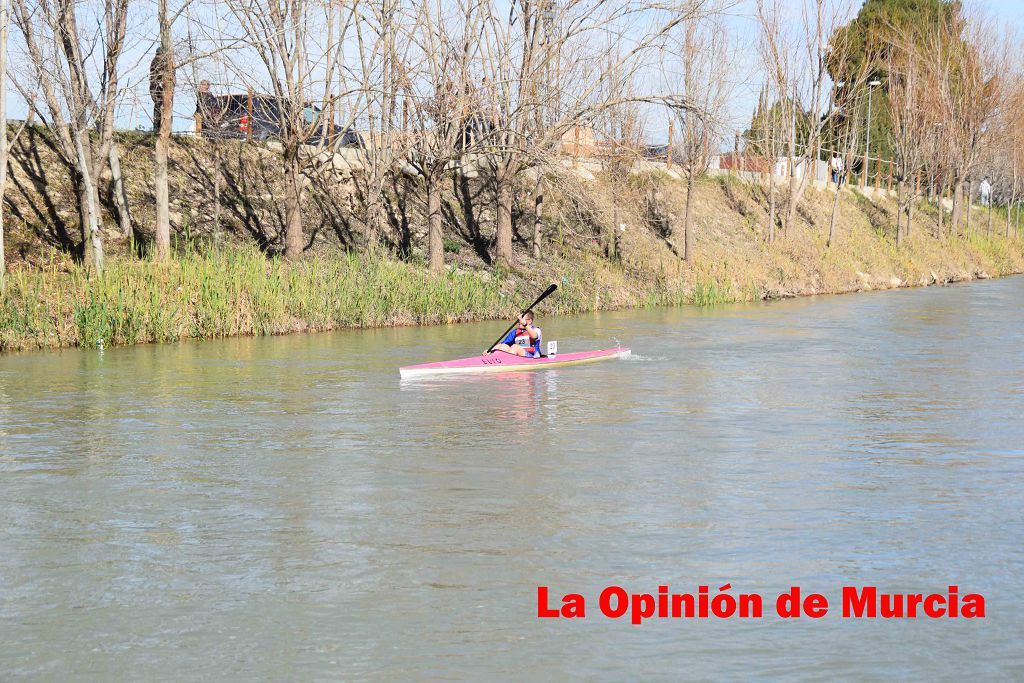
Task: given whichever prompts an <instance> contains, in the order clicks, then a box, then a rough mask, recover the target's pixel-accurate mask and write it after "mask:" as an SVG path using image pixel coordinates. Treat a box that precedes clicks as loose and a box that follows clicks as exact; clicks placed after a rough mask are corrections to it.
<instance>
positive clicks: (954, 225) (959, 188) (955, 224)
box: [950, 176, 964, 235]
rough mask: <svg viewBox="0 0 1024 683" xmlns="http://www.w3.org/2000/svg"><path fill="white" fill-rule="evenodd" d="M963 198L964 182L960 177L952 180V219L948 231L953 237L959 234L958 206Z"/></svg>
mask: <svg viewBox="0 0 1024 683" xmlns="http://www.w3.org/2000/svg"><path fill="white" fill-rule="evenodd" d="M963 198H964V181H963V179H962V178H961V177H960V176H957V177H956V178H955V179H954V185H953V217H952V219H951V220H952V222H951V223H950V230H951V231H952V232H953V234H954V235H959V234H960V205H961V203H962V202H963Z"/></svg>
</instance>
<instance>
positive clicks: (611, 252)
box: [604, 203, 619, 259]
mask: <svg viewBox="0 0 1024 683" xmlns="http://www.w3.org/2000/svg"><path fill="white" fill-rule="evenodd" d="M618 229H619V205H618V203H615V204H613V205H612V224H611V230H609V231H608V232H607V234H606V236H605V243H604V254H605V256H607V257H608V258H609V259H614V258H615V256H616V254H615V233H616V232H617V231H618Z"/></svg>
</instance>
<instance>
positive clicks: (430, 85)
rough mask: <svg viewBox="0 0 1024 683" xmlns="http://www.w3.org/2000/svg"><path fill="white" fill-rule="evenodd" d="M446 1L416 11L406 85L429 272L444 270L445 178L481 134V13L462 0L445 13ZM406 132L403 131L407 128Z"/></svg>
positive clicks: (411, 151)
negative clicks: (476, 82)
mask: <svg viewBox="0 0 1024 683" xmlns="http://www.w3.org/2000/svg"><path fill="white" fill-rule="evenodd" d="M445 9H446V8H445V3H443V2H442V0H432V1H428V2H424V3H423V4H422V5H420V7H419V8H418V10H417V17H416V19H417V20H416V22H415V23H414V24H413V25H412V29H413V30H412V31H411V32H410V33H411V35H409V36H408V38H409V40H410V41H411V42H413V43H415V44H416V46H417V48H418V55H417V59H416V60H415V64H414V65H410V68H408V69H407V71H408V73H407V75H406V80H405V82H404V83H403V84H402V86H403V88H404V89H405V91H406V94H407V95H410V94H411V95H412V96H411V97H409V98H408V99H407V101H408V102H410V103H411V104H410V105H409V106H408V107H407V108H406V109H409V110H411V111H410V115H411V119H412V121H411V123H412V133H411V139H410V140H409V143H408V144H409V155H408V159H409V163H410V164H411V165H412V166H413V167H414V168H415V170H416V172H417V173H418V175H419V177H420V179H421V180H422V184H423V190H424V195H425V198H426V202H425V204H426V208H427V247H428V248H427V252H428V254H429V263H430V269H431V270H433V271H439V270H441V269H442V268H443V267H444V234H443V216H442V213H441V199H442V191H443V186H444V178H445V175H446V174H447V173H449V172H450V171H451V170H452V167H453V165H454V164H455V163H457V161H458V160H459V159H460V158H461V157H462V156H463V155H464V154H466V153H467V152H468V151H469V150H470V149H471V148H472V146H473V145H474V144H475V138H477V137H478V136H479V133H480V132H481V128H482V119H481V116H480V112H479V111H478V110H477V109H476V108H475V105H476V98H475V97H474V94H473V91H472V81H471V68H472V65H473V60H474V59H475V58H476V57H477V50H478V49H479V43H478V42H477V41H476V39H475V36H476V35H477V34H478V33H479V28H480V27H479V22H480V12H479V11H478V10H477V3H476V2H473V1H471V0H470V1H467V0H460V2H459V3H457V4H456V5H455V6H454V7H451V6H450V7H448V10H449V11H448V12H446V11H445ZM403 129H404V126H403Z"/></svg>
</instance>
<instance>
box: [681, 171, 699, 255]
mask: <svg viewBox="0 0 1024 683" xmlns="http://www.w3.org/2000/svg"><path fill="white" fill-rule="evenodd" d="M696 175H697V171H696V169H695V168H693V166H692V165H691V166H690V169H689V172H688V173H687V174H686V208H684V209H683V260H684V261H686V262H687V263H689V262H690V255H691V254H692V253H693V188H694V185H696V183H695V182H694V178H695V176H696Z"/></svg>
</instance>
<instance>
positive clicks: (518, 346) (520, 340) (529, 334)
mask: <svg viewBox="0 0 1024 683" xmlns="http://www.w3.org/2000/svg"><path fill="white" fill-rule="evenodd" d="M540 335H541V332H540V328H539V327H537V326H535V325H534V324H533V311H526V312H525V313H523V314H521V315H520V316H519V325H518V326H516V328H515V329H514V330H512V331H510V332H509V333H508V334H507V335H505V338H504V339H502V340H501V342H500V343H498V344H495V345H494V348H493V349H492V351H504V352H505V353H511V354H513V355H516V356H524V357H526V358H540V357H541V356H542V355H543V354H541V352H540Z"/></svg>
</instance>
